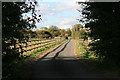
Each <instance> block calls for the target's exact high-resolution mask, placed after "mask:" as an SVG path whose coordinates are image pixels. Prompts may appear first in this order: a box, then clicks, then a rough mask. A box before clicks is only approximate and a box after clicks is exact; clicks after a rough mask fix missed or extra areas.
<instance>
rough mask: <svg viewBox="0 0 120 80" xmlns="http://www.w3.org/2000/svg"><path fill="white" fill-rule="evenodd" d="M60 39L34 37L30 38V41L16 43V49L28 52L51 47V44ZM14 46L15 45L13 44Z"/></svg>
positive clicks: (20, 51)
mask: <svg viewBox="0 0 120 80" xmlns="http://www.w3.org/2000/svg"><path fill="white" fill-rule="evenodd" d="M58 41H60V39H39V38H34V39H30V40H29V41H26V42H22V43H18V44H16V47H15V49H16V50H17V51H18V52H19V53H20V54H22V53H23V54H28V53H30V52H33V51H36V50H38V49H42V48H45V47H50V46H51V45H53V44H55V43H56V42H58ZM11 48H13V46H11Z"/></svg>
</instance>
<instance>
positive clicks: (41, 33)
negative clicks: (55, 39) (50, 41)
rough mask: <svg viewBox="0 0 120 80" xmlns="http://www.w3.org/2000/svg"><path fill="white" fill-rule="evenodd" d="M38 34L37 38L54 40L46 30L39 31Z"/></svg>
mask: <svg viewBox="0 0 120 80" xmlns="http://www.w3.org/2000/svg"><path fill="white" fill-rule="evenodd" d="M35 32H36V34H37V35H36V37H37V38H52V35H51V34H50V32H48V31H46V30H37V31H35Z"/></svg>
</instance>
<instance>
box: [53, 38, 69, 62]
mask: <svg viewBox="0 0 120 80" xmlns="http://www.w3.org/2000/svg"><path fill="white" fill-rule="evenodd" d="M69 42H70V40H69V41H68V42H67V43H66V44H65V46H64V47H63V48H62V49H61V50H60V51H59V52H57V53H56V55H55V56H54V57H53V58H52V60H55V58H56V57H57V56H58V55H59V53H60V52H62V51H63V50H64V49H65V48H66V46H67V44H68V43H69Z"/></svg>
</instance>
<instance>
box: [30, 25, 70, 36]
mask: <svg viewBox="0 0 120 80" xmlns="http://www.w3.org/2000/svg"><path fill="white" fill-rule="evenodd" d="M70 36H71V29H69V28H68V29H67V30H65V29H59V28H58V27H57V26H54V25H51V26H49V28H47V27H41V28H40V29H37V30H35V31H33V34H32V36H31V37H36V38H54V37H63V38H65V37H70Z"/></svg>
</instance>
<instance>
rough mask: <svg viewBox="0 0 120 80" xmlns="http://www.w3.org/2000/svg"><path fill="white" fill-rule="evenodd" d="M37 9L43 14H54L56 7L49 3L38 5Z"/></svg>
mask: <svg viewBox="0 0 120 80" xmlns="http://www.w3.org/2000/svg"><path fill="white" fill-rule="evenodd" d="M36 10H37V13H38V14H41V15H53V14H54V13H55V9H54V8H52V7H51V6H50V5H47V4H40V5H39V6H36Z"/></svg>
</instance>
